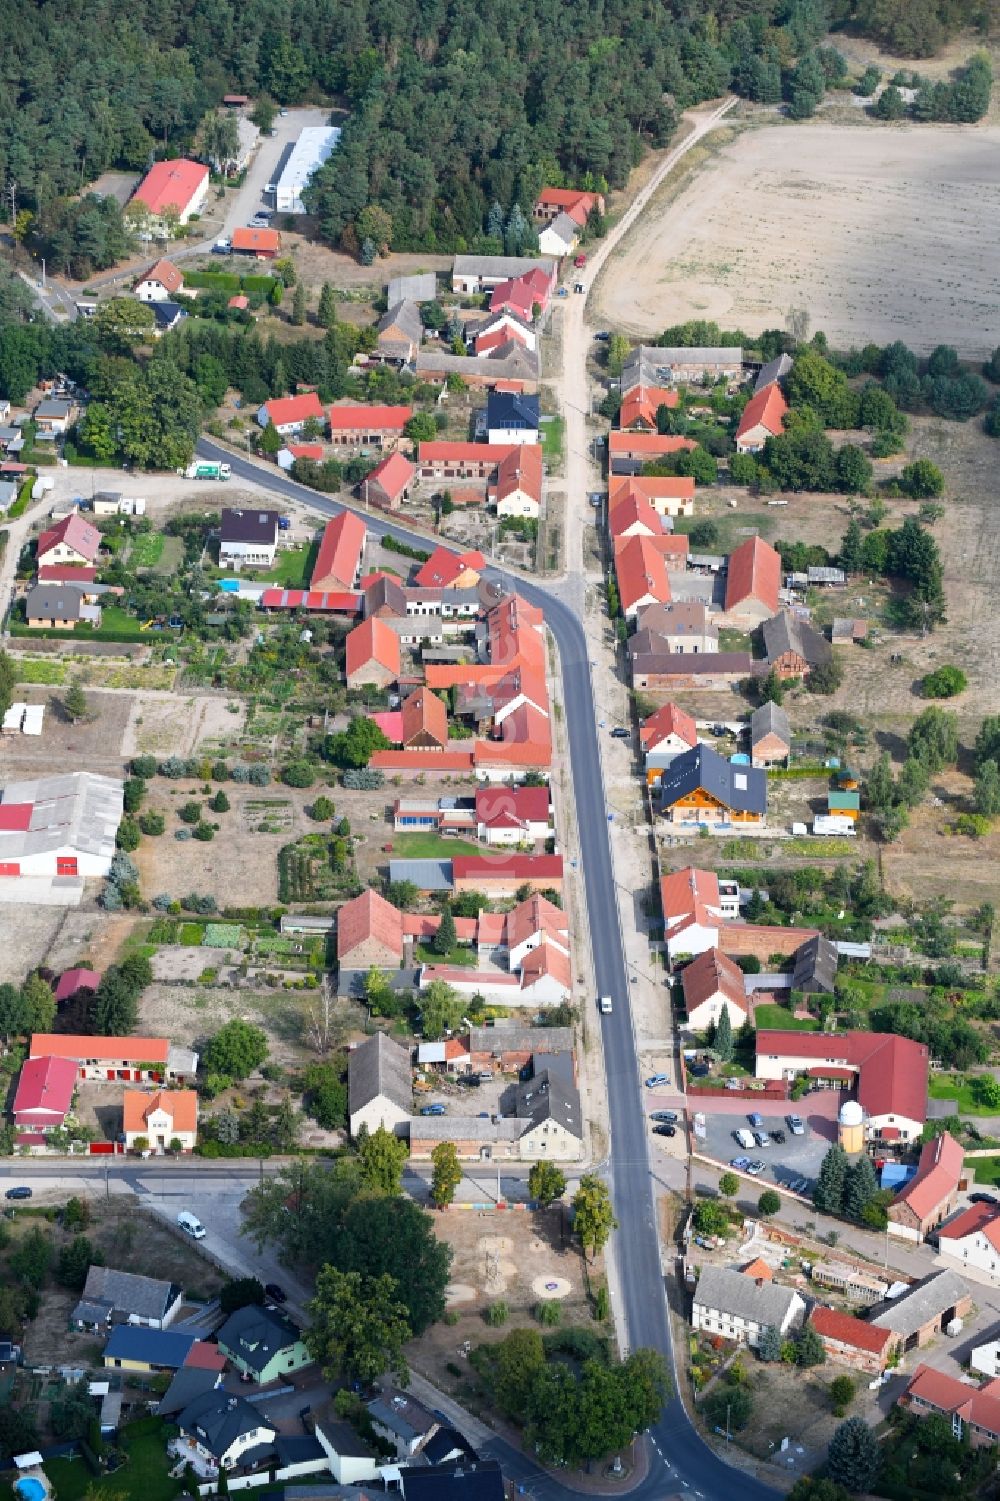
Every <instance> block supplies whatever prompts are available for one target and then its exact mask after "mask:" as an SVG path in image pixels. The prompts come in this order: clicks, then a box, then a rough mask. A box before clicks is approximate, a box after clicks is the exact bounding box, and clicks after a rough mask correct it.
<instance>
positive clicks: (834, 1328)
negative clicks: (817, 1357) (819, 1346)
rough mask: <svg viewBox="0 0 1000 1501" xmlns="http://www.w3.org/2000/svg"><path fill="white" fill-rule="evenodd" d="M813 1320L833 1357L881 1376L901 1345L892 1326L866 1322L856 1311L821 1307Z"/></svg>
mask: <svg viewBox="0 0 1000 1501" xmlns="http://www.w3.org/2000/svg"><path fill="white" fill-rule="evenodd" d="M809 1322H810V1323H811V1324H812V1326H813V1328H814V1329H815V1330H816V1333H817V1334H818V1335H819V1337H820V1339H821V1340H822V1341H823V1349H824V1350H825V1351H826V1353H827V1354H828V1355H829V1356H830V1359H831V1360H839V1361H841V1362H843V1364H845V1365H850V1366H853V1367H854V1368H855V1370H859V1371H868V1372H870V1373H871V1374H873V1375H875V1374H877V1375H881V1373H882V1372H883V1371H884V1370H885V1368H886V1366H887V1365H888V1364H889V1361H890V1360H891V1359H892V1356H893V1354H894V1352H895V1350H896V1349H897V1347H898V1345H899V1342H900V1340H899V1335H898V1334H894V1333H893V1331H892V1330H891V1329H880V1328H878V1327H877V1325H875V1324H866V1323H865V1321H864V1319H856V1318H855V1317H854V1315H853V1314H850V1313H840V1312H839V1311H838V1310H837V1309H835V1308H823V1307H821V1306H817V1307H815V1308H814V1309H813V1311H812V1313H811V1315H810V1318H809Z"/></svg>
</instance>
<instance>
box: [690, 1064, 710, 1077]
mask: <svg viewBox="0 0 1000 1501" xmlns="http://www.w3.org/2000/svg"><path fill="white" fill-rule="evenodd" d="M688 1073H689V1074H690V1075H691V1077H692V1079H704V1078H706V1077H707V1076H708V1074H710V1073H711V1068H710V1066H709V1065H708V1064H707V1063H689V1064H688Z"/></svg>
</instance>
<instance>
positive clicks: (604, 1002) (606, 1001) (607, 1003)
mask: <svg viewBox="0 0 1000 1501" xmlns="http://www.w3.org/2000/svg"><path fill="white" fill-rule="evenodd" d="M597 1008H598V1010H599V1011H600V1013H601V1015H602V1016H610V1015H611V1009H612V1008H611V997H610V996H609V995H602V996H601V998H600V1000H599V1001H598V1003H597Z"/></svg>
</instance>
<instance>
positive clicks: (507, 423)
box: [486, 391, 541, 428]
mask: <svg viewBox="0 0 1000 1501" xmlns="http://www.w3.org/2000/svg"><path fill="white" fill-rule="evenodd" d="M540 412H541V408H540V405H539V400H538V397H537V396H523V395H518V394H517V393H515V392H510V391H491V392H490V394H489V396H488V397H487V398H486V426H487V427H491V428H492V427H512V428H525V427H530V428H537V426H538V421H539V416H540Z"/></svg>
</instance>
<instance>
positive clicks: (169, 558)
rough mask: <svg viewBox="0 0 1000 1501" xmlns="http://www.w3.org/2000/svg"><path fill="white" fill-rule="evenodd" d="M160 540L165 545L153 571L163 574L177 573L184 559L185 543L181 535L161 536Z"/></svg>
mask: <svg viewBox="0 0 1000 1501" xmlns="http://www.w3.org/2000/svg"><path fill="white" fill-rule="evenodd" d="M160 540H161V542H162V543H163V546H162V547H161V549H160V558H159V561H158V563H157V564H156V567H155V568H154V569H153V572H154V573H163V574H170V573H176V572H177V570H178V568H180V566H181V563H182V562H183V561H184V543H183V542H182V541H181V539H180V537H164V536H161V538H160Z"/></svg>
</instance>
